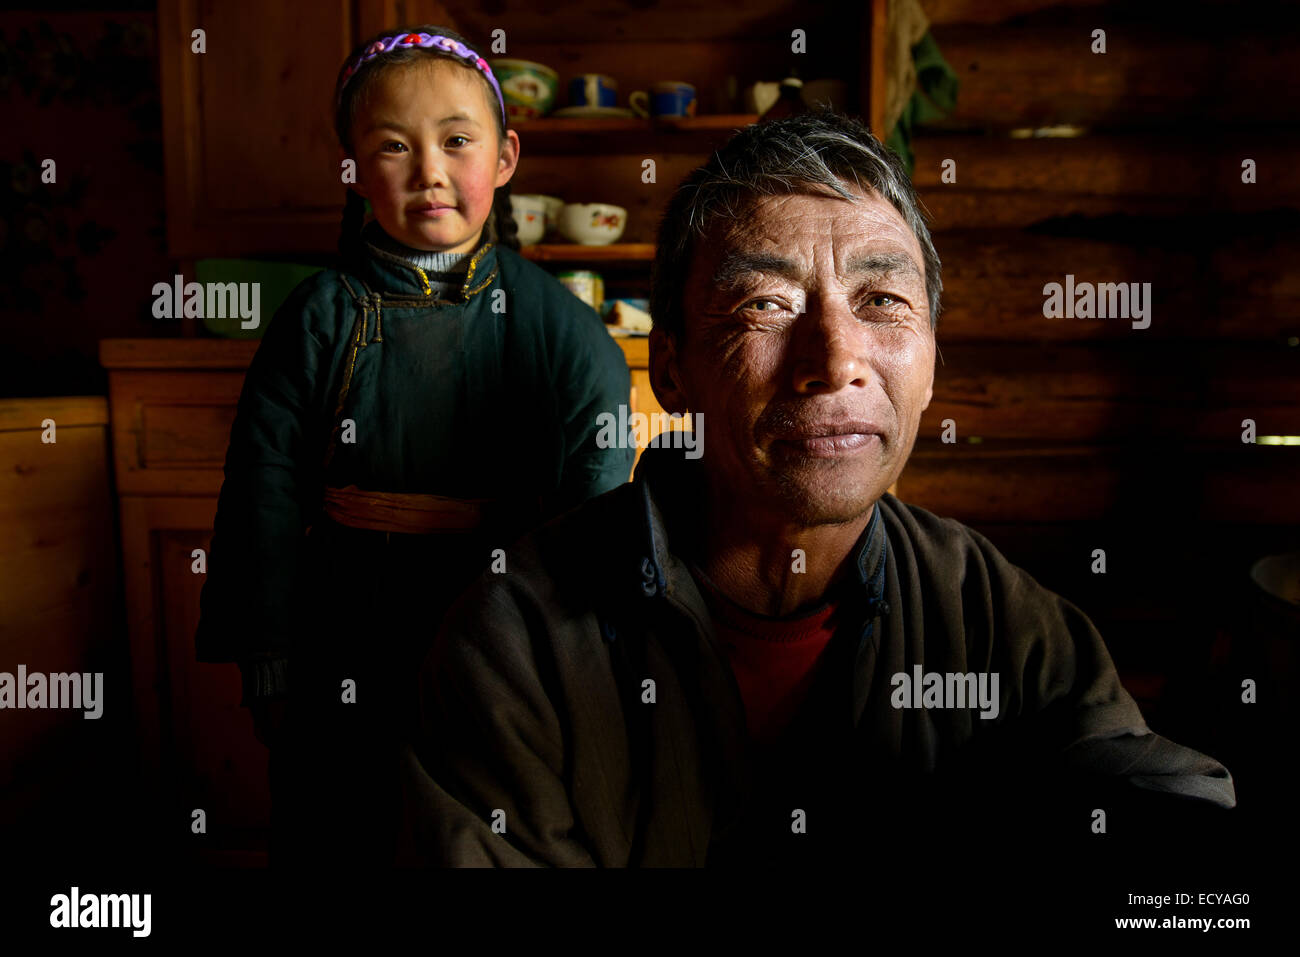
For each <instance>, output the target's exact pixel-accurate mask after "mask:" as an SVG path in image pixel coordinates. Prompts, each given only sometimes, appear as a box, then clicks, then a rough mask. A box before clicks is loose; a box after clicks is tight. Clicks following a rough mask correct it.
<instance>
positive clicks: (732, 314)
mask: <svg viewBox="0 0 1300 957" xmlns="http://www.w3.org/2000/svg"><path fill="white" fill-rule="evenodd" d="M940 290H941V284H940V280H939V260H938V256H937V255H936V253H935V250H934V247H933V245H932V243H931V240H930V235H929V232H928V230H927V228H926V226H925V223H924V221H923V219H922V217H921V215H920V213H919V211H918V207H917V203H916V200H915V197H914V194H913V191H912V187H911V185H910V183H909V182H908V180H907V178H906V175H905V173H904V172H903V170H902V168H901V166H900V164H899V163H898V161H897V160H896V159H895V158H894V157H893V156H892V154H890V153H888V152H887V151H886V150H884V149H883V147H882V146H881V145H880V144H879V142H878V141H876V140H875V139H874V138H873V137H872V136H871V135H870V133H869V132H868V131H867V130H866V129H865V128H864V127H863V126H861V125H860V124H858V123H856V122H854V121H852V120H849V119H847V118H843V117H837V116H834V115H831V114H816V115H812V116H801V117H795V118H792V119H788V120H782V121H778V122H775V123H771V124H766V125H762V126H752V127H749V128H747V129H745V130H743V131H741V132H740V133H739V134H738V135H737V136H736V137H735V138H734V139H733V140H731V141H730V143H729V144H727V146H726V147H724V148H723V149H722V150H721V151H720V152H718V153H717V154H715V155H714V157H713V158H712V160H711V161H710V162H709V163H708V164H707V165H706V166H704V167H702V168H701V169H699V170H697V171H696V172H695V173H693V174H692V175H691V176H690V177H689V178H688V179H687V181H686V182H685V183H684V184H683V185H682V187H681V188H680V189H679V190H678V192H677V193H676V195H675V197H674V199H673V201H672V202H671V204H670V206H669V208H668V210H667V212H666V214H665V217H664V220H663V223H662V226H661V230H660V236H659V247H658V254H657V260H656V265H655V283H654V293H653V295H654V298H653V301H652V306H651V309H652V313H653V315H654V321H655V329H654V332H653V334H652V337H651V340H650V347H651V357H652V359H651V366H652V369H651V375H652V382H653V386H654V390H655V394H656V396H657V397H658V398H659V400H660V402H661V403H662V404H663V406H664V408H665V409H667V410H669V411H672V412H683V413H685V412H687V411H689V412H690V413H692V414H693V416H694V417H695V419H694V421H695V422H696V432H697V435H696V438H697V440H700V441H701V443H702V452H703V454H702V456H700V457H698V458H692V453H690V452H689V451H684V450H682V449H674V448H669V447H667V443H664V444H663V447H658V448H651V449H648V450H647V451H646V452H645V454H644V455H643V457H642V460H641V462H640V465H639V466H638V469H637V472H636V475H635V477H634V480H633V482H632V483H631V484H629V485H626V486H624V487H622V488H619V489H616V490H614V491H612V492H609V493H607V494H605V495H603V496H600V497H599V498H597V499H594V500H592V501H590V502H588V503H587V504H585V505H583V506H582V507H580V508H578V509H576V510H574V511H572V512H569V513H568V514H566V515H565V516H562V517H561V518H560V519H558V520H556V521H554V522H552V523H551V524H549V525H548V526H545V527H544V528H542V529H540V530H538V531H536V532H534V533H533V534H531V535H530V536H528V537H526V538H524V539H523V540H521V541H520V542H519V543H517V544H516V545H515V546H514V547H513V548H512V549H510V550H509V551H508V554H507V557H506V564H505V568H504V570H503V571H500V572H499V573H496V574H493V573H489V574H486V575H485V576H483V577H482V578H481V579H480V580H479V581H478V582H477V584H476V585H475V586H474V588H473V589H472V590H471V591H470V592H469V593H467V594H466V595H465V596H463V597H462V598H461V600H460V601H459V602H458V604H457V605H456V606H455V608H454V609H453V611H452V612H451V614H450V616H449V618H448V621H447V624H446V627H445V628H444V630H443V631H442V633H441V634H440V635H439V638H438V640H437V641H436V643H435V646H434V648H433V651H432V652H431V654H430V657H429V660H428V661H427V662H426V666H425V673H424V676H423V679H422V723H421V729H420V731H419V734H418V738H417V740H416V741H415V742H414V743H413V747H412V748H411V749H409V750H408V751H407V753H406V755H405V760H406V766H405V768H404V776H405V781H406V787H405V791H406V794H405V821H406V823H405V827H406V833H405V836H404V845H403V849H402V858H401V859H402V860H405V861H407V862H416V861H425V862H431V863H435V864H442V865H463V864H468V865H484V864H487V865H530V864H543V865H556V866H575V865H587V866H590V865H600V866H641V865H660V866H662V865H668V866H701V865H706V864H707V865H717V864H731V865H740V864H753V863H766V864H783V863H816V862H826V861H831V860H836V859H841V860H843V859H853V858H854V856H855V855H857V854H860V853H863V852H864V851H866V849H870V851H872V852H877V853H881V852H884V850H885V849H887V848H894V849H897V848H899V847H901V846H903V844H904V843H908V844H912V843H915V842H917V841H919V840H920V838H921V836H922V835H924V838H925V840H927V841H929V842H931V843H932V845H933V846H943V847H946V848H947V849H948V853H951V852H952V850H953V848H954V847H956V846H964V845H954V844H953V842H954V841H962V840H966V839H967V838H968V837H970V835H971V834H973V833H983V834H985V835H986V838H987V839H988V840H991V841H995V842H996V841H1000V840H1001V836H1003V835H1005V834H1006V832H1008V831H1009V830H1014V831H1018V833H1020V835H1021V836H1022V837H1023V838H1024V839H1025V840H1026V841H1034V840H1040V839H1042V837H1043V835H1045V834H1046V835H1050V836H1051V837H1053V838H1060V839H1069V837H1071V836H1073V837H1076V838H1079V839H1080V840H1086V838H1087V836H1090V835H1097V834H1099V833H1105V831H1106V827H1107V824H1106V823H1105V821H1106V816H1107V814H1109V815H1110V817H1111V820H1110V822H1109V827H1110V830H1111V833H1127V834H1133V833H1135V829H1136V827H1137V826H1138V822H1141V826H1150V825H1151V823H1152V822H1153V821H1158V820H1161V819H1164V818H1167V817H1169V815H1170V814H1171V813H1172V812H1171V810H1170V809H1178V810H1182V809H1186V808H1189V807H1191V808H1197V809H1199V808H1211V809H1215V808H1228V807H1232V806H1233V805H1234V804H1235V794H1234V789H1233V784H1232V780H1231V777H1230V776H1229V774H1228V772H1227V770H1226V769H1225V768H1224V767H1223V766H1222V765H1220V764H1219V763H1218V762H1216V761H1214V760H1213V759H1211V758H1208V757H1206V756H1204V755H1201V754H1198V753H1197V752H1195V751H1192V750H1190V749H1187V748H1183V747H1181V746H1179V745H1177V744H1174V743H1173V742H1170V741H1168V740H1166V739H1164V738H1162V737H1160V736H1158V735H1156V734H1153V733H1152V732H1151V731H1150V730H1149V729H1148V728H1147V726H1146V724H1145V722H1144V720H1143V718H1142V716H1141V714H1140V712H1139V711H1138V708H1137V706H1136V705H1135V703H1134V701H1133V699H1132V698H1131V697H1130V696H1129V695H1128V693H1127V692H1126V691H1125V690H1124V689H1123V688H1122V687H1121V685H1120V683H1119V680H1118V678H1117V676H1116V673H1115V669H1114V666H1113V665H1112V663H1111V660H1110V657H1109V655H1108V654H1107V651H1106V649H1105V646H1104V645H1103V643H1102V640H1101V638H1100V636H1099V635H1098V633H1097V631H1096V629H1095V628H1094V627H1093V625H1092V623H1091V622H1090V621H1089V620H1088V619H1087V618H1086V617H1085V616H1084V615H1083V614H1082V612H1080V611H1079V610H1078V609H1077V608H1076V607H1074V606H1073V605H1072V604H1070V603H1069V602H1068V601H1066V600H1065V599H1063V598H1061V597H1059V596H1057V595H1055V594H1053V593H1051V592H1049V591H1047V590H1046V589H1044V588H1042V587H1041V586H1040V585H1038V584H1037V583H1036V582H1034V581H1033V579H1032V578H1030V577H1029V575H1027V574H1026V573H1025V572H1024V571H1022V570H1020V569H1019V568H1016V567H1015V566H1013V565H1011V564H1010V563H1008V562H1007V560H1006V559H1005V558H1003V557H1002V555H1001V554H999V553H998V551H997V550H996V549H995V548H994V547H993V545H992V544H991V543H990V542H989V541H988V540H987V539H985V538H983V537H982V536H980V535H979V534H978V533H976V532H974V531H973V530H971V529H968V528H966V527H965V526H962V525H960V524H958V523H957V522H955V521H952V520H950V519H941V518H938V517H936V516H934V515H932V514H930V513H929V512H926V511H924V510H923V509H919V508H916V507H913V506H908V505H904V504H903V503H901V502H900V501H898V500H897V499H896V498H894V497H893V496H891V495H889V494H888V492H887V491H886V490H887V489H888V487H889V486H890V485H891V484H892V483H893V482H894V481H895V480H896V479H897V478H898V476H899V473H900V472H901V471H902V469H903V466H904V464H905V463H906V461H907V457H908V455H909V454H910V452H911V449H912V447H913V444H914V442H915V440H916V434H917V429H918V426H919V423H920V419H921V414H922V412H923V411H924V410H925V408H926V407H927V405H928V404H929V402H930V399H931V395H932V386H933V380H934V363H935V324H936V320H937V317H938V314H939V299H940ZM701 426H702V428H701ZM676 444H678V445H682V444H684V443H676ZM1161 792H1163V795H1162V794H1161ZM1142 795H1160V796H1161V797H1162V798H1163V800H1157V801H1156V802H1155V803H1154V804H1153V805H1151V806H1150V807H1148V806H1147V805H1148V802H1147V801H1145V800H1143V799H1142ZM1170 795H1174V796H1176V797H1170ZM1189 798H1191V799H1195V800H1192V801H1188V800H1187V799H1189ZM1152 808H1154V810H1152ZM1098 812H1101V814H1100V816H1099V815H1098ZM1212 813H1214V814H1216V815H1217V814H1218V813H1221V812H1219V811H1217V810H1214V811H1213V812H1212ZM1174 816H1175V817H1176V816H1177V815H1174ZM1099 822H1102V823H1101V825H1100V826H1101V830H1099V829H1098V823H1099ZM989 846H990V847H992V846H993V845H992V844H990V845H989ZM998 846H1001V845H998Z"/></svg>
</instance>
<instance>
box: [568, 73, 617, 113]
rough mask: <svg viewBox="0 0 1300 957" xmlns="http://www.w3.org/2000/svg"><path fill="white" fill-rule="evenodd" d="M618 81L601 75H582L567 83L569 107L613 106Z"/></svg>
mask: <svg viewBox="0 0 1300 957" xmlns="http://www.w3.org/2000/svg"><path fill="white" fill-rule="evenodd" d="M617 98H618V81H617V80H615V79H614V78H613V77H612V76H606V75H605V74H603V73H583V74H582V75H581V76H575V77H574V78H573V79H572V80H570V81H569V105H570V106H613V105H614V101H615V100H616V99H617Z"/></svg>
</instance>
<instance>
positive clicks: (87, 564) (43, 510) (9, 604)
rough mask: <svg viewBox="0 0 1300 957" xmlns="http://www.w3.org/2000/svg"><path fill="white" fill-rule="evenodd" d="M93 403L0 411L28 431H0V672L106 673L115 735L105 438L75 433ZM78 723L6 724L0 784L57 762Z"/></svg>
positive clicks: (50, 714) (56, 715)
mask: <svg viewBox="0 0 1300 957" xmlns="http://www.w3.org/2000/svg"><path fill="white" fill-rule="evenodd" d="M94 404H95V403H93V402H87V401H83V400H79V399H77V398H50V399H10V400H6V401H5V402H4V403H0V405H3V407H4V408H3V411H0V421H4V422H6V423H8V424H9V425H11V426H12V425H13V424H14V423H15V422H19V421H32V420H34V421H35V425H34V426H32V427H29V428H26V429H15V428H6V429H5V430H3V431H0V659H3V664H0V670H5V671H9V672H13V671H14V670H15V669H16V667H17V666H18V665H19V664H23V665H26V666H27V668H28V670H29V671H31V672H43V673H50V672H85V671H92V672H94V671H99V672H104V673H105V679H106V684H105V686H104V688H103V694H104V695H105V697H104V708H105V709H106V710H105V713H106V714H107V715H108V724H111V725H113V726H118V725H117V724H116V721H115V719H116V718H118V717H120V715H121V709H124V708H125V707H126V702H127V700H128V696H127V694H126V689H125V688H123V687H121V686H120V685H116V684H112V683H111V682H112V679H113V677H114V675H113V674H112V669H111V667H106V664H110V665H111V659H112V657H113V656H114V655H115V654H117V653H118V651H119V649H118V648H117V641H118V640H119V639H120V637H121V634H120V630H119V628H118V626H117V624H116V623H117V622H118V620H119V615H120V605H119V601H118V585H119V577H118V575H119V572H118V558H117V548H116V543H115V540H114V529H113V508H112V497H111V488H110V481H109V473H108V435H107V429H106V428H105V427H104V426H103V425H89V426H75V425H72V424H71V423H72V422H73V421H75V420H76V419H77V418H78V414H80V415H81V417H82V418H93V417H94V416H95V413H96V411H99V412H101V413H102V407H101V408H100V409H99V410H96V409H94V408H93V406H94ZM25 406H26V409H25V410H24V407H25ZM50 410H54V412H53V413H52V414H53V417H54V418H55V419H56V421H58V423H59V425H58V429H57V432H56V441H55V442H53V443H50V444H46V443H43V442H42V441H41V431H42V430H41V429H40V427H39V423H40V419H41V418H43V417H44V416H45V415H46V414H47V413H50ZM65 412H66V413H67V414H65ZM114 708H116V709H118V711H117V712H114V711H113V710H112V709H114ZM85 720H86V719H85V718H84V717H83V713H82V712H80V711H71V710H63V709H56V708H44V709H37V710H32V711H22V712H10V713H7V716H6V724H5V729H6V730H5V733H4V734H0V779H3V780H5V781H9V780H11V776H12V774H13V773H14V771H15V769H16V768H17V766H18V763H19V762H20V761H22V760H24V759H26V758H28V757H31V756H34V755H36V754H37V753H38V752H40V751H42V750H43V749H45V748H47V747H57V748H58V752H57V753H58V754H59V755H60V759H63V758H65V757H66V755H65V752H64V750H63V749H64V748H65V746H67V745H68V744H69V741H68V740H67V739H63V740H62V743H60V742H59V741H58V740H56V736H57V735H59V734H61V733H63V732H68V731H74V732H75V731H80V730H81V729H82V728H83V727H84V725H83V722H84V721H85ZM100 720H103V719H100ZM7 799H8V796H7V797H6V800H7Z"/></svg>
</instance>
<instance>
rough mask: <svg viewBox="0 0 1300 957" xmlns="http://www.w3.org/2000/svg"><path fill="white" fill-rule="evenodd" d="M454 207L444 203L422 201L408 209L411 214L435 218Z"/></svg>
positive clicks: (452, 209)
mask: <svg viewBox="0 0 1300 957" xmlns="http://www.w3.org/2000/svg"><path fill="white" fill-rule="evenodd" d="M455 209H456V207H455V206H449V205H448V204H446V203H423V204H421V205H419V206H413V207H411V209H409V210H408V212H409V213H410V215H412V216H425V217H430V218H437V217H439V216H442V215H444V214H446V213H450V212H452V211H454V210H455Z"/></svg>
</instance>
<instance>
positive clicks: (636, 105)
mask: <svg viewBox="0 0 1300 957" xmlns="http://www.w3.org/2000/svg"><path fill="white" fill-rule="evenodd" d="M627 102H628V106H630V107H632V109H633V110H635V111H636V113H637V114H638V115H640V116H694V115H695V87H693V86H691V85H690V84H689V83H682V82H680V81H678V80H663V81H661V82H659V83H655V84H652V85H651V87H650V92H649V93H647V92H646V91H644V90H637V91H636V92H635V93H629V94H628V97H627Z"/></svg>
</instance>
